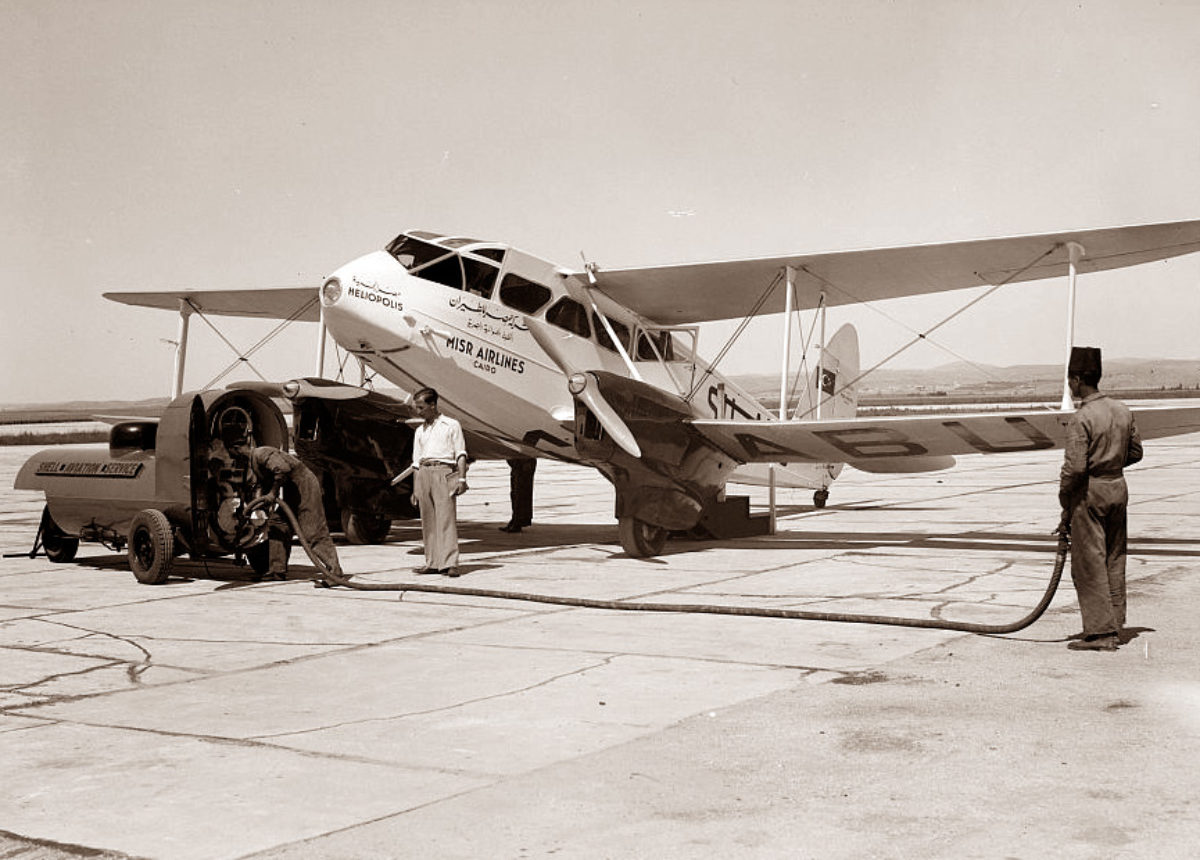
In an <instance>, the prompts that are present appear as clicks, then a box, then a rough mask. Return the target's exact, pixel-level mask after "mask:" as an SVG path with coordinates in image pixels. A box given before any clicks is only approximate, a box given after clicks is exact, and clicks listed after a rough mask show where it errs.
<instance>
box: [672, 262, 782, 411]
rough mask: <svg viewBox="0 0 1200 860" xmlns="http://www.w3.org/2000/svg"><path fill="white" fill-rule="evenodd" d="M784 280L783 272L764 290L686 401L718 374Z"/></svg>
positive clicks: (685, 398)
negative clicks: (738, 341)
mask: <svg viewBox="0 0 1200 860" xmlns="http://www.w3.org/2000/svg"><path fill="white" fill-rule="evenodd" d="M782 279H783V272H778V273H776V275H775V277H774V279H773V280H772V281H771V283H769V284H767V288H766V289H765V290H763V292H762V295H760V296H759V297H758V301H756V302H755V303H754V307H752V308H751V309H750V312H749V313H747V314H746V316H745V317H743V318H742V321H741V322H740V323H739V324H738V327H737V329H736V330H735V331H734V332H733V334H731V335H730V336H729V339H728V340H726V341H725V345H724V346H723V347H721V351H720V352H718V353H717V356H716V358H714V359H713V360H712V361H710V362H709V364H708V367H706V368H705V370H704V373H702V374H701V375H700V379H699V380H698V381H697V382H696V384H695V385H693V386H692V389H691V390H690V391H689V392H688V393H687V396H686V397H684V398H683V399H684V400H685V401H689V402H690V401H691V399H692V398H693V397H695V396H696V392H697V391H699V390H700V386H702V385H703V384H704V383H705V382H707V381H708V378H709V377H710V376H712V375H713V373H715V372H716V369H717V365H718V364H720V363H721V360H722V359H723V358H725V354H726V353H728V352H729V350H730V349H731V348H732V347H733V345H734V344H735V343H736V342H737V339H738V338H739V337H741V335H742V332H743V331H745V330H746V326H748V325H749V324H750V321H751V320H752V319H753V318H754V317H755V316H757V315H758V310H759V308H761V307H762V306H763V305H764V304H766V301H767V299H768V298H769V297H770V295H771V293H772V292H773V291H774V289H775V287H776V285H777V284H778V283H779V282H780V280H782Z"/></svg>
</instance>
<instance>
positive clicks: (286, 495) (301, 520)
mask: <svg viewBox="0 0 1200 860" xmlns="http://www.w3.org/2000/svg"><path fill="white" fill-rule="evenodd" d="M250 468H251V470H252V471H253V472H254V475H255V477H256V478H258V483H259V493H260V494H264V495H265V494H266V493H269V492H271V490H272V489H274V488H276V487H278V488H279V492H278V494H277V495H278V497H280V498H282V499H283V501H284V502H286V503H287V506H288V507H289V508H291V509H292V513H294V514H295V515H296V522H297V523H298V524H299V526H300V530H301V531H302V532H303V533H304V538H305V540H307V541H308V544H309V546H310V547H312V550H313V554H314V555H316V556H317V558H319V559H321V561H323V562H325V564H327V565H329V566H330V567H331V568H332V569H333V570H334V571H335V572H338V573H340V572H341V567H340V566H339V565H338V557H337V549H336V548H335V547H334V545H333V538H331V537H330V536H329V524H328V523H327V522H326V521H325V505H324V502H323V501H322V499H321V482H320V481H318V480H317V476H316V475H314V474H313V473H312V470H311V469H309V468H308V466H305V465H304V463H302V462H300V460H299V459H298V458H297V457H294V456H292V455H291V454H288V453H287V452H285V451H280V450H279V449H278V448H272V447H270V446H268V445H263V446H260V447H258V448H254V449H252V450H251V451H250ZM267 537H268V540H269V541H270V558H271V568H270V571H269V574H268V575H272V576H282V575H283V574H284V573H286V572H287V566H288V556H289V555H290V553H291V549H292V529H291V525H290V524H289V523H288V521H287V518H286V517H285V516H284V515H283V514H282V513H281V512H280V511H279V510H275V511H274V512H273V513H272V514H271V519H270V521H269V523H268V525H267Z"/></svg>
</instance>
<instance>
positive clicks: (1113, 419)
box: [1058, 346, 1142, 651]
mask: <svg viewBox="0 0 1200 860" xmlns="http://www.w3.org/2000/svg"><path fill="white" fill-rule="evenodd" d="M1100 371H1101V368H1100V350H1099V349H1097V348H1095V347H1087V346H1077V347H1074V348H1073V349H1072V350H1071V360H1070V362H1069V364H1068V365H1067V381H1068V384H1069V385H1070V386H1071V395H1072V396H1073V397H1078V398H1080V401H1081V402H1080V404H1079V408H1078V409H1077V410H1076V411H1075V413H1074V414H1073V415H1072V416H1071V419H1070V421H1069V422H1068V423H1067V440H1066V444H1065V445H1064V449H1065V450H1064V455H1063V467H1062V473H1061V477H1060V480H1059V489H1058V501H1059V504H1060V505H1061V506H1062V509H1063V514H1062V521H1061V522H1060V523H1059V529H1060V530H1061V531H1064V532H1065V531H1067V530H1069V531H1070V534H1071V579H1072V580H1073V581H1074V583H1075V593H1076V594H1077V595H1078V597H1079V612H1080V614H1081V615H1082V616H1083V634H1082V636H1081V638H1079V639H1077V640H1076V641H1073V642H1071V643H1070V644H1069V645H1068V646H1067V647H1068V648H1071V649H1073V650H1077V651H1114V650H1116V647H1117V644H1118V639H1119V634H1120V632H1121V629H1122V628H1123V627H1124V626H1125V544H1126V506H1127V505H1128V502H1129V490H1128V488H1127V487H1126V485H1125V477H1124V474H1123V472H1122V470H1123V469H1124V468H1125V467H1126V466H1130V465H1132V464H1134V463H1136V462H1138V461H1139V460H1141V459H1142V442H1141V439H1140V438H1138V432H1137V427H1136V425H1135V424H1134V421H1133V415H1132V414H1130V412H1129V409H1128V407H1126V406H1125V404H1123V403H1121V402H1120V401H1118V400H1114V399H1112V398H1111V397H1106V396H1105V395H1103V394H1101V393H1100V392H1099V391H1097V390H1096V387H1097V386H1098V385H1099V384H1100Z"/></svg>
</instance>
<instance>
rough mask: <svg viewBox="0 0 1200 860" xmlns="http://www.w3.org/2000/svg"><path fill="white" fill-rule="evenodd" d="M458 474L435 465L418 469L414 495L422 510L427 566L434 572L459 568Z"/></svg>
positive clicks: (446, 467) (450, 468) (414, 478)
mask: <svg viewBox="0 0 1200 860" xmlns="http://www.w3.org/2000/svg"><path fill="white" fill-rule="evenodd" d="M457 485H458V471H457V470H456V469H455V468H454V467H453V466H447V465H444V464H441V463H436V464H435V463H431V464H429V465H426V466H422V467H421V468H419V469H417V471H416V474H415V475H414V476H413V494H414V495H415V496H416V497H417V505H418V506H419V507H420V509H421V538H422V539H423V540H424V541H425V566H426V567H431V568H433V569H434V570H445V569H446V568H448V567H458V522H457V520H458V497H457V496H455V495H454V493H453V490H454V489H455V487H456V486H457Z"/></svg>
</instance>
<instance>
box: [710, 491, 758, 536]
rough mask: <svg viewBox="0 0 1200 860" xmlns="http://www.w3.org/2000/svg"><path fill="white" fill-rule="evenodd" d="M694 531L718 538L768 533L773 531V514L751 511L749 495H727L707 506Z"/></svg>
mask: <svg viewBox="0 0 1200 860" xmlns="http://www.w3.org/2000/svg"><path fill="white" fill-rule="evenodd" d="M692 533H693V534H695V535H696V536H697V537H710V538H716V539H717V540H726V539H729V538H742V537H755V536H757V535H766V534H770V533H771V515H770V514H769V513H761V514H752V513H750V497H749V496H727V497H726V498H725V499H723V500H722V501H719V502H713V503H712V504H710V505H707V506H706V507H705V509H704V514H703V515H702V516H701V517H700V522H699V523H697V524H696V526H695V528H694V529H692Z"/></svg>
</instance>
